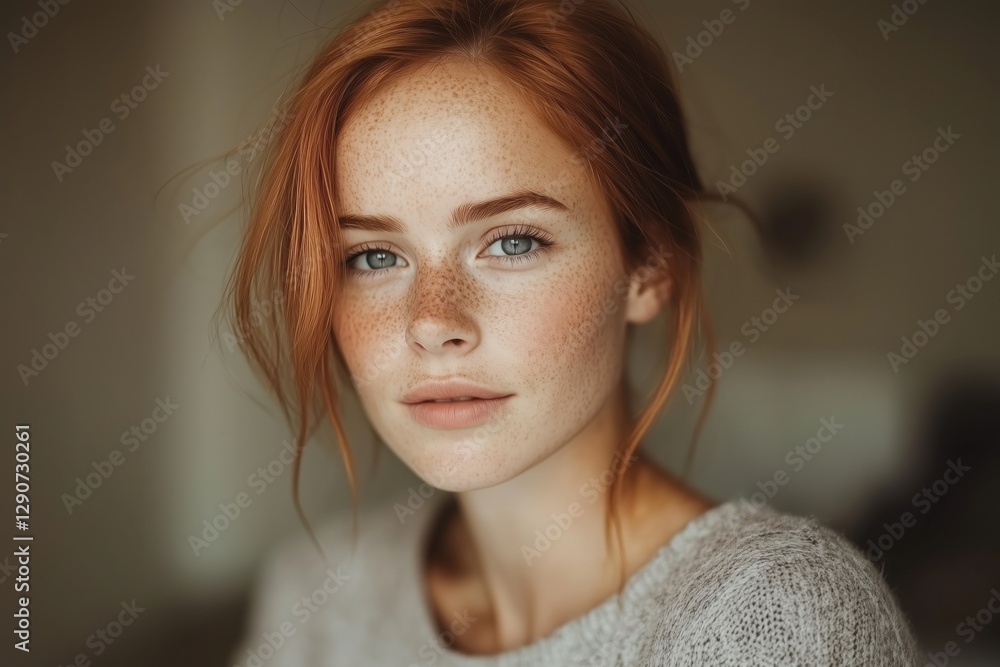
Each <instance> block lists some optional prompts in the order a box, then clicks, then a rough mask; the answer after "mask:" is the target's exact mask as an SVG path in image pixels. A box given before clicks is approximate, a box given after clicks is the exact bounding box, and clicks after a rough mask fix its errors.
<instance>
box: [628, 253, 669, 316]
mask: <svg viewBox="0 0 1000 667" xmlns="http://www.w3.org/2000/svg"><path fill="white" fill-rule="evenodd" d="M671 287H672V281H671V280H670V274H669V273H668V272H667V270H666V269H664V268H661V269H660V270H653V269H651V268H649V267H648V266H641V267H639V268H638V269H636V270H635V271H633V272H632V276H631V278H630V282H629V290H628V303H627V305H626V308H625V318H626V319H627V320H628V321H629V322H632V323H634V324H643V323H645V322H648V321H650V320H651V319H653V318H655V317H656V316H657V315H659V314H660V313H661V312H663V309H664V308H665V307H666V306H667V303H669V302H670V295H671V292H672V289H671Z"/></svg>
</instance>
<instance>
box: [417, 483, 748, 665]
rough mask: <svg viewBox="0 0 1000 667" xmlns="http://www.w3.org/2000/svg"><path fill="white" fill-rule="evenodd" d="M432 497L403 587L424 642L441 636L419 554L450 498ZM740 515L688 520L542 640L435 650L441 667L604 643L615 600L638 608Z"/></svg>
mask: <svg viewBox="0 0 1000 667" xmlns="http://www.w3.org/2000/svg"><path fill="white" fill-rule="evenodd" d="M436 493H437V494H438V495H439V496H440V497H438V498H434V499H433V501H429V502H428V505H429V507H427V511H425V512H420V513H418V517H417V520H416V521H413V522H412V529H413V531H414V535H413V536H411V539H410V540H409V541H408V542H409V545H410V548H409V549H407V558H406V567H405V574H404V577H405V579H404V582H403V583H404V585H405V586H406V588H408V589H410V590H411V591H413V592H414V595H413V597H412V598H411V599H412V600H414V605H413V606H414V608H413V609H412V610H410V613H409V614H407V616H409V617H411V618H415V621H416V626H417V631H418V632H419V633H420V636H423V637H428V638H430V637H437V636H440V634H441V632H439V631H438V630H437V625H436V623H435V622H434V618H433V611H432V608H431V605H430V601H429V599H428V596H427V591H426V590H425V588H424V576H423V575H424V573H423V554H424V552H425V550H426V547H427V541H428V540H429V539H430V534H431V531H432V529H433V527H434V525H435V524H436V521H437V519H438V517H439V516H440V513H441V511H442V509H443V507H444V506H445V504H446V503H447V501H448V500H449V499H450V498H451V496H452V495H453V494H451V493H447V492H442V491H436ZM740 511H741V507H740V505H739V504H738V503H736V502H734V501H729V502H726V503H721V504H718V505H715V506H713V507H711V508H710V509H708V510H706V511H705V512H703V513H702V514H699V515H698V516H696V517H694V518H693V519H691V520H689V521H688V522H687V523H686V524H684V526H683V527H682V528H681V529H680V530H679V531H677V532H676V533H674V535H673V536H672V537H671V538H670V540H668V541H667V542H666V543H665V544H664V545H662V546H661V547H659V548H658V549H657V550H656V551H655V552H654V553H653V556H652V557H651V558H650V559H649V560H648V561H647V562H646V563H644V564H643V565H642V566H640V567H639V568H638V569H637V570H636V571H635V572H633V573H632V576H630V577H629V578H628V579H627V580H626V582H625V586H624V588H623V589H622V592H621V594H620V595H619V594H618V593H612V594H611V595H610V596H608V597H607V598H605V599H604V600H603V601H602V602H600V603H599V604H598V605H597V606H596V607H594V608H592V609H590V610H589V611H587V612H585V613H584V614H582V615H580V616H577V617H576V618H573V619H571V620H569V621H567V622H566V623H564V624H562V625H561V626H559V627H558V628H556V629H555V630H554V631H552V632H551V633H550V634H548V635H547V636H545V637H542V638H540V639H536V640H535V641H533V642H532V643H530V644H526V645H524V646H521V647H518V648H515V649H511V650H509V651H503V652H501V653H492V654H470V653H463V652H461V651H456V650H454V649H452V648H451V647H446V646H444V645H440V646H438V647H437V649H436V650H437V651H439V652H440V653H441V658H442V661H441V664H445V665H455V666H456V667H484V666H486V665H496V664H522V663H524V664H528V663H535V662H538V663H539V664H542V663H543V662H544V660H545V658H547V657H553V656H557V655H560V654H562V653H563V651H564V650H565V648H566V645H567V643H578V642H580V641H581V640H582V639H584V638H588V643H593V642H594V641H595V640H596V641H597V642H601V641H603V640H605V639H606V638H608V637H610V636H611V634H612V633H613V631H614V629H615V627H616V624H617V623H618V622H619V621H620V611H619V606H618V601H619V597H620V598H621V603H622V608H628V607H630V606H632V605H635V604H637V603H641V602H642V600H643V599H644V598H647V596H649V595H651V594H653V593H655V591H656V590H657V589H658V585H659V584H662V583H663V582H665V581H666V579H667V577H668V576H669V574H670V572H671V571H673V570H674V569H675V568H674V564H675V563H676V562H677V561H678V560H680V559H683V558H684V557H685V556H686V555H687V554H688V553H689V552H690V551H691V549H692V548H693V547H694V545H695V544H696V543H697V542H698V541H699V540H700V539H701V538H703V537H704V536H705V535H707V534H708V533H710V532H711V531H712V530H713V529H715V528H716V527H717V526H718V525H719V524H720V523H721V522H724V521H725V519H726V517H729V516H732V515H734V514H738V513H739V512H740ZM410 614H412V616H410Z"/></svg>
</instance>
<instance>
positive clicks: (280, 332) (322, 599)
mask: <svg viewBox="0 0 1000 667" xmlns="http://www.w3.org/2000/svg"><path fill="white" fill-rule="evenodd" d="M289 110H290V114H289V115H290V117H291V118H292V120H291V121H290V122H289V123H288V125H287V126H286V127H285V128H284V129H283V130H282V132H281V134H280V136H279V137H278V138H277V139H275V140H274V142H273V145H272V147H271V148H272V149H273V153H272V155H271V157H270V160H269V161H268V162H267V164H266V167H265V169H264V171H263V173H262V175H261V178H260V180H259V183H258V188H259V189H258V191H257V192H256V193H255V194H256V201H255V206H254V208H253V211H252V215H251V221H250V226H249V230H248V233H247V236H246V238H245V241H244V244H243V247H242V249H241V251H240V254H239V257H238V264H237V267H236V270H235V272H234V274H233V276H232V281H231V283H230V290H231V292H230V297H231V299H232V304H233V307H234V313H235V318H236V326H237V327H238V329H237V330H239V331H242V332H244V335H243V336H242V337H241V340H242V342H243V344H244V347H245V350H246V352H247V353H248V355H249V358H250V359H251V360H252V361H253V362H254V363H255V364H256V365H257V367H258V368H259V369H260V370H261V371H262V373H263V376H264V377H265V378H266V380H267V381H268V382H269V384H270V386H271V387H272V388H273V389H274V390H275V392H276V394H277V396H278V398H279V399H280V402H281V404H282V406H283V407H284V408H285V409H286V414H287V415H288V416H289V418H290V419H291V420H292V422H293V424H294V426H295V428H296V431H297V433H298V436H299V439H298V446H299V454H301V448H302V447H303V446H304V444H305V441H306V439H307V438H308V437H309V435H310V434H311V433H312V432H313V430H314V429H315V428H316V426H317V425H318V424H319V423H320V422H321V421H322V420H323V419H329V421H330V423H331V424H332V425H333V427H334V430H335V432H336V434H337V436H338V439H339V444H340V448H341V453H342V456H343V459H344V462H345V465H346V468H347V471H348V480H349V483H350V485H351V489H352V492H354V493H355V494H356V490H355V486H356V484H355V478H354V466H353V459H352V455H351V449H350V447H349V445H348V443H347V440H346V437H345V434H344V428H343V425H342V421H341V417H340V413H339V408H340V403H341V398H342V396H343V394H344V391H345V389H344V387H345V385H348V384H349V385H350V387H351V388H353V390H354V391H355V392H356V393H357V396H358V398H359V399H360V401H361V404H362V406H363V408H364V412H365V415H366V416H367V418H368V420H369V421H370V422H371V424H372V426H373V428H374V430H375V431H376V432H377V433H378V435H379V436H380V438H381V439H382V440H384V441H385V442H386V443H387V444H388V446H389V447H390V448H391V449H392V450H393V451H394V452H395V454H396V455H397V456H398V457H399V458H400V459H402V461H403V462H404V463H406V464H407V465H408V466H409V467H410V468H411V469H412V470H413V472H414V473H416V475H418V476H419V477H420V478H422V480H424V482H426V484H424V485H422V486H420V487H419V488H414V489H409V490H407V491H401V492H400V493H399V498H398V500H397V501H396V502H394V503H392V504H391V505H387V506H386V507H384V508H375V509H371V510H368V511H366V512H365V513H364V514H363V515H362V516H361V517H360V520H358V521H356V522H355V523H351V522H349V521H347V520H346V519H344V520H341V521H336V522H333V523H331V524H328V525H327V526H325V527H324V528H323V530H321V531H319V533H318V535H316V536H313V537H314V546H317V547H319V548H320V550H321V551H322V553H323V554H325V556H326V557H327V560H326V563H325V564H322V563H321V561H320V559H319V558H318V557H317V553H316V551H315V550H313V549H311V547H310V545H308V544H304V545H303V544H297V545H292V546H289V547H285V548H283V549H281V550H279V552H278V553H277V555H276V556H275V557H274V558H273V559H272V560H271V561H270V563H269V565H268V567H267V568H266V569H265V572H264V576H263V581H262V582H261V589H260V591H259V594H258V599H257V602H256V606H255V612H254V616H253V621H252V627H251V629H250V631H249V632H248V635H247V638H246V641H245V643H244V646H243V647H242V648H241V649H240V650H239V651H238V652H237V653H236V654H235V655H234V662H235V663H237V664H240V665H255V664H268V665H305V664H316V665H430V664H438V665H528V664H531V665H584V664H586V665H785V664H787V665H847V664H851V665H879V666H880V667H882V666H885V665H911V664H913V663H914V662H915V660H916V657H915V648H914V641H913V638H912V636H911V634H910V632H909V629H908V627H907V623H906V620H905V618H904V617H903V616H902V614H901V613H900V611H899V609H898V608H897V606H896V603H895V600H894V598H893V595H892V593H891V592H890V591H889V590H888V589H887V587H886V586H885V584H884V583H883V581H882V579H881V578H880V575H879V573H878V572H877V571H876V570H875V569H873V567H872V566H871V565H870V564H869V563H868V562H867V561H866V560H865V558H864V557H863V556H862V555H861V554H860V553H859V552H858V551H857V550H855V549H854V548H853V547H851V546H850V545H849V544H848V543H847V542H846V541H845V540H844V539H842V538H841V537H840V536H839V535H837V534H835V533H833V532H831V531H829V530H827V529H825V528H823V527H822V526H820V525H818V524H817V523H816V522H815V521H811V520H807V519H804V518H798V517H793V516H788V515H784V514H780V513H777V512H775V511H773V510H770V509H767V508H761V509H759V510H755V509H753V507H751V506H749V505H748V504H745V503H742V504H741V503H736V502H730V503H724V504H716V503H713V502H712V501H711V500H709V499H708V498H705V497H704V496H702V495H701V494H699V493H698V492H697V491H696V490H694V489H692V488H690V487H688V486H687V485H685V484H684V483H683V482H682V481H680V480H679V479H677V478H675V477H674V476H673V475H671V474H670V473H668V472H667V471H664V470H662V469H660V468H659V467H657V466H656V465H655V464H654V463H653V462H652V461H651V460H650V459H649V458H647V457H646V456H645V455H644V454H643V453H642V451H641V450H640V449H639V445H640V442H641V440H642V438H643V435H644V434H645V432H646V431H647V430H648V428H649V426H650V424H651V423H652V421H653V420H654V419H655V418H656V416H657V414H658V413H659V411H660V410H661V409H662V408H663V406H664V405H665V403H666V400H667V398H668V396H670V395H671V394H672V393H673V390H674V389H675V386H676V384H677V380H678V378H679V377H680V374H681V373H682V371H683V367H684V359H685V357H686V356H687V355H688V354H689V353H690V351H691V349H692V347H693V345H694V343H695V340H696V334H697V328H698V326H699V324H701V325H704V327H703V328H704V329H705V331H709V330H708V328H707V322H705V321H704V315H703V313H704V309H703V305H702V293H701V285H700V280H699V270H700V263H701V256H702V255H701V240H700V239H701V235H702V229H703V225H704V221H703V220H702V219H700V217H698V215H697V213H696V209H697V208H698V205H699V204H700V203H701V202H702V201H704V200H709V199H712V198H713V197H712V194H711V193H709V192H708V191H707V190H706V189H705V188H704V186H703V184H702V182H701V180H700V178H699V176H698V174H697V170H696V168H695V165H694V162H693V159H692V155H691V151H690V148H689V145H688V141H687V138H686V128H685V125H684V121H683V117H682V112H681V104H680V101H679V99H678V93H677V87H676V82H675V78H674V75H673V73H672V71H671V68H670V64H669V61H668V58H667V56H666V55H665V53H664V50H663V48H662V47H661V46H660V45H658V44H657V42H656V40H655V39H654V38H653V37H652V36H651V35H650V34H649V33H648V32H646V31H645V30H644V29H642V28H641V27H639V26H638V25H637V24H636V23H635V22H634V20H633V19H632V18H631V16H630V15H629V14H628V12H627V11H624V10H623V9H621V8H620V7H618V6H617V5H614V4H611V3H610V2H605V1H598V0H573V1H572V2H569V1H564V2H562V3H559V2H556V1H555V0H414V1H409V2H408V1H404V2H390V3H388V4H387V5H384V6H380V8H379V9H377V10H376V11H373V12H372V13H370V14H368V15H366V16H365V17H364V18H362V19H360V20H359V21H357V22H356V23H354V24H352V25H351V26H350V27H349V28H348V29H346V30H345V31H343V32H342V33H340V34H339V35H337V37H336V38H335V39H333V41H332V42H331V43H330V44H329V45H328V46H326V47H325V49H324V50H323V51H322V52H321V53H320V54H319V55H318V56H317V58H316V59H315V61H314V63H313V64H312V67H311V69H310V70H309V71H308V72H307V73H306V75H305V78H304V80H303V81H302V83H301V86H300V88H299V90H298V91H297V93H296V95H295V96H294V97H293V99H292V100H291V102H290V106H289ZM275 289H278V290H280V292H281V293H282V294H283V295H284V298H283V299H282V308H281V309H279V311H278V312H276V313H275V314H274V316H273V317H272V319H271V321H270V323H269V325H268V326H258V325H259V321H258V322H253V321H252V317H254V316H256V313H255V312H254V308H253V306H254V299H255V298H257V297H258V296H261V295H270V294H272V293H273V292H274V290H275ZM661 314H665V315H669V322H670V326H671V329H670V334H671V335H670V339H669V341H665V342H664V349H665V350H669V360H668V363H667V365H666V371H665V373H664V376H663V378H662V381H661V382H660V384H659V386H658V389H657V391H656V392H655V394H654V395H653V396H652V398H651V400H650V401H649V402H648V404H647V405H645V406H644V409H643V410H641V412H640V413H639V414H638V415H636V414H634V412H633V409H632V408H633V401H632V399H631V396H630V394H629V390H628V383H627V378H626V376H625V372H624V370H625V359H626V354H627V352H628V348H629V346H630V342H631V336H630V334H631V332H632V331H633V330H634V329H635V328H636V327H638V326H640V325H642V324H644V323H646V322H649V321H650V320H652V319H654V318H656V317H658V316H659V315H661ZM706 336H707V339H708V344H709V347H711V336H710V334H706ZM297 472H298V469H297V468H296V477H295V480H296V481H295V484H294V485H293V486H294V487H295V489H296V491H297V480H298V476H297ZM355 498H356V495H355ZM352 527H354V528H356V529H357V530H358V531H359V534H358V535H355V534H353V533H352V530H351V528H352Z"/></svg>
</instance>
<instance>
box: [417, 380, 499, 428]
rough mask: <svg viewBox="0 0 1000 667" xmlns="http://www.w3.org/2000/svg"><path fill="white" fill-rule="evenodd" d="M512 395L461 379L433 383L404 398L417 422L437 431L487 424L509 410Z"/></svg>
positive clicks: (418, 387)
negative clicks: (506, 408) (505, 409)
mask: <svg viewBox="0 0 1000 667" xmlns="http://www.w3.org/2000/svg"><path fill="white" fill-rule="evenodd" d="M511 396H512V394H511V393H510V392H501V391H497V390H495V389H491V388H489V387H486V386H484V385H481V384H477V383H475V382H470V381H468V380H461V379H450V380H432V381H428V382H424V383H422V384H420V385H418V386H417V387H416V388H415V389H413V390H411V391H409V392H407V394H406V395H405V396H403V399H402V402H403V403H404V404H405V405H406V407H407V408H408V411H409V413H410V416H411V417H412V418H413V419H414V421H416V422H417V423H420V424H423V425H424V426H428V427H430V428H436V429H455V428H468V427H470V426H477V425H479V424H482V423H484V422H487V421H489V420H491V419H493V418H494V417H496V416H497V415H499V414H500V412H501V411H502V410H503V409H504V408H505V407H506V405H507V403H508V400H507V399H509V398H510V397H511Z"/></svg>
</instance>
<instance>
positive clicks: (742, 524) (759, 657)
mask: <svg viewBox="0 0 1000 667" xmlns="http://www.w3.org/2000/svg"><path fill="white" fill-rule="evenodd" d="M694 533H695V535H694V537H692V538H691V539H690V540H688V541H687V542H685V543H684V548H685V549H687V550H688V553H687V554H686V555H687V556H688V558H687V559H686V560H685V561H684V562H685V566H684V570H685V574H684V576H683V577H682V579H684V582H683V583H680V584H678V585H677V588H676V589H673V590H672V591H670V592H669V594H668V595H663V596H660V597H659V598H658V599H656V604H657V607H658V609H657V610H656V611H655V612H654V614H655V616H656V618H655V619H653V622H652V627H651V628H650V635H649V638H650V642H649V655H650V656H651V657H652V656H656V658H655V659H653V660H650V662H649V664H656V665H673V664H682V663H686V664H691V663H694V664H714V665H729V664H732V665H736V664H739V665H757V664H760V665H785V664H809V665H864V666H867V665H873V666H874V665H878V666H879V667H886V666H889V667H895V666H904V665H905V666H910V665H913V664H914V663H915V661H916V647H915V643H914V640H913V637H912V634H911V632H910V630H909V627H908V624H907V621H906V618H905V616H904V615H903V613H902V612H901V611H900V609H899V608H898V606H897V603H896V600H895V598H894V596H893V594H892V592H891V590H889V588H888V586H887V585H886V583H885V581H884V580H883V578H882V576H881V574H880V572H879V571H878V570H876V569H875V567H874V566H873V565H872V564H871V563H870V562H869V561H868V560H867V559H866V558H865V557H864V556H863V555H862V553H861V552H860V551H859V550H858V549H857V548H855V547H854V546H853V545H852V544H850V543H849V542H848V541H847V540H846V538H844V537H842V536H841V535H840V534H838V533H836V532H835V531H833V530H831V529H829V528H827V527H825V526H823V525H822V524H821V523H819V522H818V521H817V520H815V519H813V518H808V517H800V516H794V515H790V514H784V513H781V512H777V511H775V510H772V509H769V508H766V507H765V508H761V509H759V510H755V509H753V508H752V507H751V506H749V505H746V504H742V503H736V502H733V503H727V504H725V505H722V506H719V507H717V508H715V509H714V510H712V511H711V512H709V513H708V514H707V515H706V516H704V517H703V518H702V519H701V520H700V521H699V523H698V527H697V530H695V531H694Z"/></svg>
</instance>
